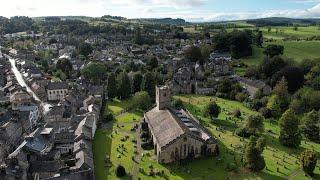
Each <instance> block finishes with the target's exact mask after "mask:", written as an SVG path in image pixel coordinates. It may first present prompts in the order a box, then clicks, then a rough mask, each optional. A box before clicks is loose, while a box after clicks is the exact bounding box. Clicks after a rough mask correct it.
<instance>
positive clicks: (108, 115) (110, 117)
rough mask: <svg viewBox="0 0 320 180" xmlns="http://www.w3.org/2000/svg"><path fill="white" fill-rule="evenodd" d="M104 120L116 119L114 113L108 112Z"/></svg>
mask: <svg viewBox="0 0 320 180" xmlns="http://www.w3.org/2000/svg"><path fill="white" fill-rule="evenodd" d="M103 119H104V121H105V122H110V121H113V120H114V116H113V114H112V113H107V114H105V115H104V118H103Z"/></svg>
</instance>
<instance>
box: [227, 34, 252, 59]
mask: <svg viewBox="0 0 320 180" xmlns="http://www.w3.org/2000/svg"><path fill="white" fill-rule="evenodd" d="M229 42H230V52H231V55H232V57H234V58H237V59H239V58H242V57H246V56H251V55H252V47H251V44H252V33H251V31H237V30H235V31H232V32H231V33H230V37H229Z"/></svg>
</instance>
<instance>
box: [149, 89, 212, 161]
mask: <svg viewBox="0 0 320 180" xmlns="http://www.w3.org/2000/svg"><path fill="white" fill-rule="evenodd" d="M170 98H171V95H170V88H169V87H167V86H164V87H157V88H156V104H157V105H156V107H154V108H153V109H151V110H149V111H148V112H146V113H145V114H144V122H145V123H147V124H148V128H149V132H150V133H149V134H150V135H151V139H152V141H153V145H154V151H155V154H156V155H157V159H158V162H159V163H165V164H166V163H172V162H178V163H180V162H181V161H182V160H186V159H189V160H191V159H194V158H198V157H201V156H210V155H216V154H217V153H218V145H217V141H216V140H215V139H214V138H213V137H212V136H211V135H210V133H209V132H208V131H207V130H206V129H205V128H204V127H203V126H202V125H201V124H200V123H199V122H198V121H197V120H196V119H195V118H194V117H193V116H192V115H191V114H190V113H189V112H188V111H186V110H183V109H181V110H177V109H174V108H172V107H171V106H170Z"/></svg>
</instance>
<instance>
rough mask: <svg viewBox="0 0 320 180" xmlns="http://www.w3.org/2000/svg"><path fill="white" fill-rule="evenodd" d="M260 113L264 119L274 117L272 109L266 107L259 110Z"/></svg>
mask: <svg viewBox="0 0 320 180" xmlns="http://www.w3.org/2000/svg"><path fill="white" fill-rule="evenodd" d="M259 112H260V113H261V115H262V116H263V117H264V118H271V117H272V112H271V110H270V109H268V108H266V107H262V108H260V109H259Z"/></svg>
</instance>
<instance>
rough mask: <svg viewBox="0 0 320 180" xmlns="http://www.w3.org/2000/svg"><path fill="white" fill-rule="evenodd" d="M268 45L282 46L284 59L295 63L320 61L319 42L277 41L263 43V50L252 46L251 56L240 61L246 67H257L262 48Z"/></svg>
mask: <svg viewBox="0 0 320 180" xmlns="http://www.w3.org/2000/svg"><path fill="white" fill-rule="evenodd" d="M268 44H279V45H283V46H284V54H283V56H284V57H287V58H291V59H293V60H294V61H295V62H301V61H302V60H304V59H319V60H320V51H319V49H320V41H282V40H277V41H275V42H272V43H265V44H264V47H263V48H259V47H256V46H253V54H252V56H250V57H246V58H242V59H240V60H241V61H242V62H244V63H245V64H247V65H249V66H250V65H258V64H259V63H260V62H261V61H262V59H263V57H264V54H263V51H264V48H265V47H266V46H267V45H268Z"/></svg>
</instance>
